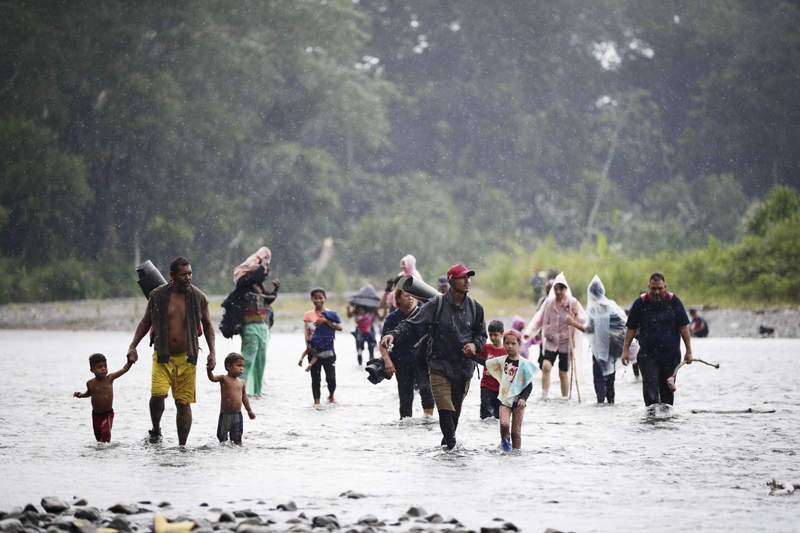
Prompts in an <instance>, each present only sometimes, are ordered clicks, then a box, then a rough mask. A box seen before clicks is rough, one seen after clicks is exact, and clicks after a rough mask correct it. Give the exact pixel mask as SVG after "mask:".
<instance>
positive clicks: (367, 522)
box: [358, 514, 381, 526]
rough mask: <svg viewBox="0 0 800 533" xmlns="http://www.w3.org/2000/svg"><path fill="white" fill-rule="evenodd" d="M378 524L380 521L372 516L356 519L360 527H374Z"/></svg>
mask: <svg viewBox="0 0 800 533" xmlns="http://www.w3.org/2000/svg"><path fill="white" fill-rule="evenodd" d="M379 523H381V521H380V520H378V517H377V516H375V515H373V514H368V515H365V516H362V517H361V518H359V519H358V524H359V525H362V526H374V525H377V524H379Z"/></svg>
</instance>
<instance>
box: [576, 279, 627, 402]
mask: <svg viewBox="0 0 800 533" xmlns="http://www.w3.org/2000/svg"><path fill="white" fill-rule="evenodd" d="M587 292H588V300H587V304H586V314H587V316H588V320H587V321H586V322H585V323H580V322H578V321H576V320H574V319H573V318H572V317H570V316H568V317H567V320H566V321H567V324H568V325H570V326H573V327H575V328H578V329H579V330H581V331H583V332H584V333H588V334H589V344H590V346H591V347H592V369H593V374H594V390H595V393H596V394H597V403H603V402H604V401H606V400H607V401H608V403H610V404H613V403H614V396H615V394H614V379H615V376H616V371H617V361H619V359H620V358H621V357H622V346H623V345H624V344H625V323H626V322H627V320H628V317H627V316H625V311H623V310H622V308H621V307H620V306H619V305H617V303H616V302H615V301H614V300H609V299H608V298H606V289H605V287H604V286H603V282H602V281H601V280H600V277H599V276H595V277H594V278H593V279H592V282H591V283H589V289H588V291H587Z"/></svg>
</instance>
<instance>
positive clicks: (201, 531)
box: [192, 526, 214, 533]
mask: <svg viewBox="0 0 800 533" xmlns="http://www.w3.org/2000/svg"><path fill="white" fill-rule="evenodd" d="M192 533H214V528H212V527H211V526H203V527H198V528H195V529H193V530H192Z"/></svg>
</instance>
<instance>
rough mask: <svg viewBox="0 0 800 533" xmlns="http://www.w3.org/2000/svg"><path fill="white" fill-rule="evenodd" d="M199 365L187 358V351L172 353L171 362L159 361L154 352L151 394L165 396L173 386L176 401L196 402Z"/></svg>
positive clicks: (181, 402)
mask: <svg viewBox="0 0 800 533" xmlns="http://www.w3.org/2000/svg"><path fill="white" fill-rule="evenodd" d="M196 378H197V365H193V364H191V363H190V362H189V361H187V360H186V352H183V353H181V354H178V355H171V356H170V358H169V363H163V364H162V363H159V362H158V356H157V354H155V353H154V354H153V380H152V386H151V388H150V394H151V395H153V396H157V397H162V398H165V397H166V396H167V394H169V389H170V387H172V397H173V398H174V399H175V403H178V404H182V405H189V404H190V403H194V402H195V382H196Z"/></svg>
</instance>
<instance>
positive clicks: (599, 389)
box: [592, 357, 639, 403]
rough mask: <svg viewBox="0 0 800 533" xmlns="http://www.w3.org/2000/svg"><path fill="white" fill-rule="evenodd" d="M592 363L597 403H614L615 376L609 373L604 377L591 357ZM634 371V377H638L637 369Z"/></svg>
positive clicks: (595, 360) (598, 365)
mask: <svg viewBox="0 0 800 533" xmlns="http://www.w3.org/2000/svg"><path fill="white" fill-rule="evenodd" d="M592 363H593V364H592V372H593V374H594V392H595V394H597V403H603V402H605V401H608V403H614V397H615V390H614V381H615V379H616V376H617V374H616V373H611V374H609V375H607V376H604V375H603V369H602V367H601V366H600V364H599V363H598V361H597V359H595V358H594V357H592ZM636 371H637V374H636V375H637V376H638V375H639V374H638V369H636Z"/></svg>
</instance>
